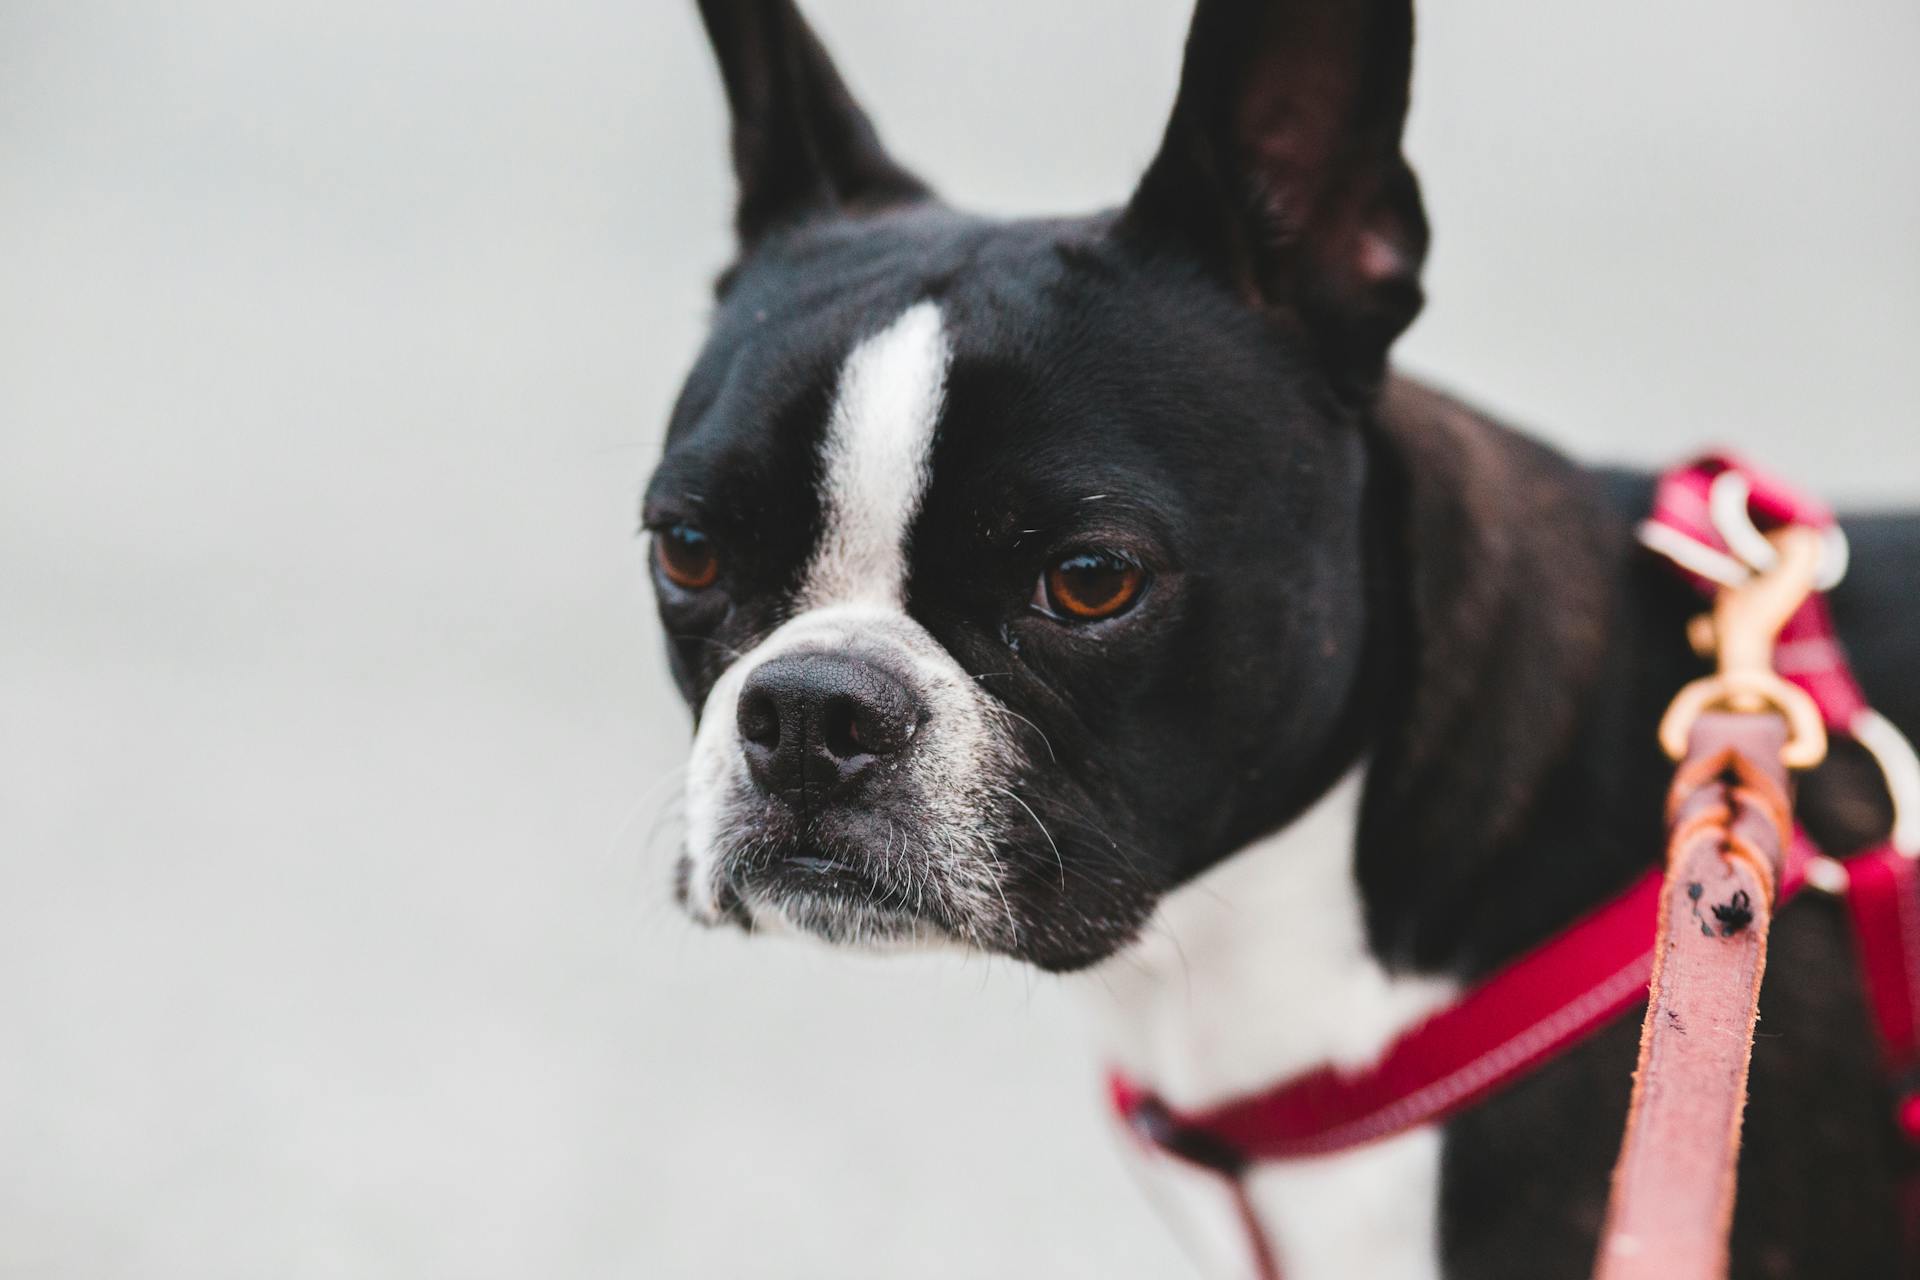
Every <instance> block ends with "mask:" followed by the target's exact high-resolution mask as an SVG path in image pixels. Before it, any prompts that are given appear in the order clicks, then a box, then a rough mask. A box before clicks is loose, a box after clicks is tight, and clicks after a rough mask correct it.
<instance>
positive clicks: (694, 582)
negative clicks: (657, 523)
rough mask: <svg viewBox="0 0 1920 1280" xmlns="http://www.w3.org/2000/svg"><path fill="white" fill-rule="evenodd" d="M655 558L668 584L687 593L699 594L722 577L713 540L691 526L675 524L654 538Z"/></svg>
mask: <svg viewBox="0 0 1920 1280" xmlns="http://www.w3.org/2000/svg"><path fill="white" fill-rule="evenodd" d="M653 558H654V559H655V560H656V561H658V562H659V564H660V572H661V573H663V574H665V575H666V577H667V581H668V582H671V583H672V584H673V585H674V586H676V587H679V588H681V589H682V590H685V591H700V590H703V589H705V588H707V587H710V586H712V585H713V584H714V582H715V580H717V579H718V578H719V577H720V553H719V552H718V551H717V550H715V549H714V545H713V539H711V538H709V537H708V536H707V535H706V534H704V533H702V532H700V531H699V530H698V529H696V528H694V527H693V526H692V525H690V524H676V525H672V526H669V527H668V528H665V529H662V530H660V532H658V533H656V534H654V535H653Z"/></svg>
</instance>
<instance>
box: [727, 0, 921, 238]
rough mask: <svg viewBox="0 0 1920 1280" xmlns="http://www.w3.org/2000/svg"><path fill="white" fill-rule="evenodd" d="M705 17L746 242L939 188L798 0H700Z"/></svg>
mask: <svg viewBox="0 0 1920 1280" xmlns="http://www.w3.org/2000/svg"><path fill="white" fill-rule="evenodd" d="M700 17H701V20H702V21H703V22H704V23H705V24H706V28H707V35H708V37H709V39H711V40H712V42H713V49H714V52H715V54H717V55H718V56H719V60H720V76H721V79H722V80H723V81H724V82H725V84H726V91H727V106H728V108H729V110H730V111H731V113H732V117H733V167H734V172H735V175H736V176H737V177H738V179H739V188H740V201H739V206H738V208H737V210H736V212H735V215H734V225H735V228H736V229H737V230H738V231H739V233H740V243H741V247H742V248H751V247H752V245H753V244H754V242H755V241H757V240H758V239H759V238H760V237H761V236H762V235H764V234H766V233H767V232H768V231H770V230H773V229H774V228H776V227H778V226H780V225H782V224H784V223H788V222H792V221H796V220H798V219H800V218H803V217H806V216H808V215H812V214H819V213H823V212H833V211H847V212H860V211H865V210H872V209H879V208H884V207H886V206H888V205H893V204H901V203H905V202H907V201H911V200H917V199H921V198H923V197H926V196H927V195H928V194H929V192H928V190H927V188H926V186H925V184H923V183H922V182H921V181H920V180H919V179H918V178H916V177H914V176H913V175H912V174H911V173H909V172H908V171H907V170H906V169H904V168H902V167H901V166H900V165H899V164H897V163H896V162H895V161H894V160H893V158H892V157H891V156H889V155H888V154H887V152H886V150H885V148H883V147H882V146H881V145H880V139H879V136H878V135H877V134H875V132H874V129H873V125H872V123H871V122H869V121H868V119H867V116H866V113H865V112H864V111H862V110H861V109H860V106H859V104H858V103H856V102H855V101H854V100H853V96H852V95H851V94H849V93H848V92H847V86H846V85H845V84H844V83H843V82H842V81H841V79H840V74H839V72H837V71H835V70H834V67H833V62H832V60H831V59H829V58H828V57H827V52H826V50H825V49H823V48H822V47H821V46H820V41H819V40H818V39H817V38H816V37H815V36H814V34H813V31H812V30H811V29H810V28H809V27H808V26H807V23H806V20H805V19H804V18H802V17H801V16H800V11H799V10H798V9H796V8H795V7H794V6H793V4H792V2H791V0H700Z"/></svg>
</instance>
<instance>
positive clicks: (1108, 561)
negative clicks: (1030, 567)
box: [1033, 551, 1147, 622]
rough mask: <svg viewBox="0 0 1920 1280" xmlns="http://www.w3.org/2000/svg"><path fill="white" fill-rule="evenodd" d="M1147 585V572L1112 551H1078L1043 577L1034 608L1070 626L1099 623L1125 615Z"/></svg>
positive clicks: (1051, 568)
mask: <svg viewBox="0 0 1920 1280" xmlns="http://www.w3.org/2000/svg"><path fill="white" fill-rule="evenodd" d="M1146 581H1147V575H1146V571H1145V570H1144V569H1142V568H1141V567H1140V566H1139V565H1137V564H1134V563H1133V562H1132V561H1131V560H1126V559H1122V558H1121V557H1120V556H1117V555H1115V554H1113V553H1112V552H1111V551H1076V552H1074V553H1073V554H1072V555H1069V556H1067V557H1066V558H1065V559H1063V560H1060V561H1059V562H1057V563H1055V564H1053V565H1052V566H1050V567H1049V568H1048V569H1047V571H1046V572H1045V573H1043V574H1041V575H1040V582H1039V584H1038V585H1037V586H1036V587H1035V588H1034V593H1033V595H1034V599H1033V605H1034V607H1035V608H1036V609H1039V610H1041V611H1042V612H1043V613H1048V614H1052V615H1053V616H1054V617H1056V618H1061V619H1064V620H1066V621H1068V622H1098V621H1099V620H1100V619H1102V618H1111V617H1115V616H1117V615H1119V614H1122V613H1125V612H1126V611H1127V609H1128V608H1130V607H1131V606H1132V604H1133V602H1134V601H1135V600H1138V599H1139V598H1140V588H1141V587H1143V586H1145V585H1146Z"/></svg>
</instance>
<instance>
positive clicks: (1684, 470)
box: [1108, 455, 1920, 1270]
mask: <svg viewBox="0 0 1920 1280" xmlns="http://www.w3.org/2000/svg"><path fill="white" fill-rule="evenodd" d="M1784 524H1801V525H1809V526H1812V527H1815V528H1819V529H1822V530H1825V531H1828V538H1829V549H1828V556H1827V565H1826V568H1825V573H1824V580H1823V581H1822V583H1821V586H1822V588H1823V589H1827V588H1831V587H1832V586H1833V584H1834V583H1835V582H1837V581H1838V579H1839V576H1840V574H1841V573H1843V572H1844V571H1845V561H1846V550H1845V548H1846V543H1845V539H1844V537H1843V536H1842V535H1841V534H1840V531H1839V526H1838V525H1837V524H1836V523H1835V521H1834V517H1833V514H1832V512H1831V511H1829V510H1828V509H1827V508H1826V507H1824V506H1822V505H1820V504H1818V503H1815V502H1812V501H1810V500H1808V499H1806V498H1804V497H1802V496H1800V495H1798V494H1795V493H1794V492H1792V491H1791V490H1789V489H1788V488H1786V487H1785V486H1784V485H1781V484H1779V483H1777V482H1775V481H1773V480H1772V479H1770V478H1769V477H1767V476H1765V475H1764V474H1762V473H1760V472H1758V471H1756V470H1754V469H1753V468H1752V467H1749V466H1747V465H1746V464H1745V463H1743V462H1740V461H1739V460H1737V459H1734V458H1732V457H1730V456H1727V455H1710V456H1708V457H1704V458H1700V459H1697V460H1695V461H1693V462H1691V463H1689V464H1687V465H1686V466H1684V467H1681V468H1679V469H1677V470H1674V471H1671V472H1668V473H1667V474H1666V475H1665V476H1663V477H1662V479H1661V481H1660V484H1659V487H1658V489H1657V490H1656V493H1655V499H1654V510H1653V514H1652V516H1651V517H1650V518H1649V519H1648V520H1647V521H1646V522H1645V523H1644V524H1643V525H1642V526H1641V530H1640V536H1641V540H1642V541H1643V542H1645V543H1646V544H1647V546H1649V547H1650V548H1652V549H1653V550H1655V551H1657V552H1659V553H1660V554H1662V555H1664V556H1666V557H1667V558H1668V559H1670V560H1672V561H1673V562H1674V563H1675V564H1676V565H1677V566H1678V567H1679V568H1680V570H1681V571H1682V572H1683V573H1685V574H1686V575H1687V576H1688V577H1689V578H1690V579H1692V580H1693V582H1694V583H1695V585H1696V586H1698V587H1700V588H1701V589H1702V590H1703V591H1705V592H1706V593H1708V594H1711V592H1712V591H1713V589H1714V588H1715V587H1716V586H1717V585H1721V584H1730V583H1733V582H1737V581H1739V580H1741V579H1744V578H1745V577H1746V576H1747V575H1748V573H1749V565H1752V566H1754V567H1760V566H1762V565H1764V564H1765V562H1766V560H1765V557H1766V556H1768V555H1769V554H1770V551H1771V549H1770V547H1769V545H1768V543H1767V541H1766V539H1765V538H1764V537H1763V536H1762V535H1761V533H1760V532H1759V530H1760V529H1763V528H1771V527H1776V526H1779V525H1784ZM1776 669H1777V671H1778V673H1779V674H1780V675H1781V676H1783V677H1785V678H1786V679H1787V680H1789V681H1791V682H1793V683H1794V684H1796V685H1799V686H1800V687H1801V688H1802V689H1804V690H1806V692H1807V693H1808V694H1809V695H1810V696H1811V697H1812V698H1813V700H1814V702H1815V704H1816V705H1817V706H1818V707H1819V709H1820V712H1821V715H1822V716H1823V718H1824V719H1825V720H1826V723H1827V727H1828V729H1829V731H1830V732H1833V733H1838V734H1844V735H1847V736H1850V737H1852V738H1854V739H1855V740H1856V741H1858V742H1860V743H1861V744H1862V745H1863V746H1865V747H1867V748H1868V750H1869V751H1871V752H1872V753H1873V755H1874V756H1875V758H1876V759H1878V760H1879V762H1880V764H1881V767H1882V769H1883V770H1884V771H1885V774H1886V777H1887V782H1888V788H1889V790H1890V791H1891V792H1892V794H1893V796H1894V801H1895V824H1894V830H1893V833H1892V835H1891V836H1890V837H1889V839H1888V840H1886V841H1885V842H1884V843H1882V844H1880V845H1877V846H1875V847H1873V848H1871V849H1868V850H1866V851H1864V852H1861V853H1858V854H1856V855H1854V856H1852V857H1849V858H1847V859H1846V860H1844V861H1837V860H1835V859H1831V858H1828V857H1826V856H1824V855H1823V854H1821V853H1820V852H1819V851H1818V850H1817V849H1815V848H1814V846H1813V843H1812V842H1811V841H1810V840H1809V839H1808V838H1807V835H1806V833H1805V832H1804V831H1800V832H1797V833H1796V836H1795V840H1794V845H1793V848H1792V849H1791V850H1790V852H1789V854H1788V858H1787V866H1786V874H1785V876H1784V878H1783V880H1782V883H1781V888H1780V895H1779V897H1780V901H1781V902H1782V903H1784V902H1785V901H1786V900H1787V899H1788V898H1790V897H1791V896H1792V895H1793V894H1795V893H1796V892H1798V891H1799V890H1800V889H1802V888H1803V887H1806V888H1813V889H1815V890H1818V891H1820V892H1825V893H1829V894H1834V895H1836V896H1839V897H1841V898H1843V899H1844V900H1845V902H1846V904H1847V908H1848V912H1849V914H1850V916H1851V919H1852V923H1853V935H1854V940H1855V943H1856V945H1857V948H1858V952H1859V959H1860V971H1861V976H1862V979H1863V982H1864V985H1865V987H1866V995H1867V1001H1868V1004H1869V1006H1870V1008H1871V1010H1872V1013H1873V1020H1874V1023H1875V1025H1876V1027H1877V1028H1878V1031H1879V1039H1880V1049H1881V1054H1882V1058H1883V1061H1884V1064H1885V1068H1886V1071H1887V1075H1888V1078H1889V1079H1890V1080H1891V1081H1892V1083H1893V1086H1894V1093H1895V1108H1894V1116H1893V1120H1894V1122H1895V1124H1896V1126H1897V1127H1898V1129H1899V1131H1900V1133H1901V1134H1903V1135H1904V1136H1905V1138H1906V1139H1907V1140H1908V1142H1909V1143H1911V1144H1913V1147H1914V1153H1915V1156H1916V1159H1920V764H1917V763H1916V762H1915V758H1914V754H1913V751H1912V748H1911V747H1910V746H1908V745H1907V743H1906V741H1905V739H1904V738H1902V737H1901V736H1900V734H1899V731H1898V730H1896V729H1895V728H1894V727H1893V726H1892V724H1891V723H1889V722H1888V721H1886V720H1884V719H1882V718H1881V717H1880V716H1879V715H1877V714H1876V713H1875V712H1874V711H1873V710H1872V709H1871V708H1870V707H1868V705H1867V701H1866V696H1865V694H1864V693H1862V691H1861V689H1860V685H1859V683H1858V681H1856V680H1855V679H1854V676H1853V672H1852V670H1851V668H1850V667H1849V665H1848V663H1847V659H1846V655H1845V653H1844V652H1843V651H1842V649H1841V647H1840V643H1839V638H1838V636H1837V635H1836V633H1835V631H1834V626H1833V618H1832V614H1831V613H1830V611H1829V610H1828V607H1827V602H1826V600H1825V598H1824V597H1823V596H1821V595H1819V594H1815V595H1813V596H1811V597H1809V598H1808V600H1807V602H1806V604H1805V605H1803V606H1802V607H1801V609H1800V611H1799V612H1798V613H1797V614H1795V615H1794V617H1793V620H1792V621H1791V622H1789V623H1788V624H1787V627H1786V629H1785V630H1784V631H1783V632H1782V633H1781V636H1780V645H1779V649H1778V650H1777V654H1776ZM1662 878H1663V873H1662V870H1661V869H1659V868H1651V869H1649V870H1648V871H1647V873H1646V875H1645V876H1643V877H1642V878H1641V879H1640V880H1639V881H1637V882H1636V883H1635V884H1634V885H1633V886H1632V887H1631V888H1629V889H1628V890H1627V891H1626V892H1625V893H1623V894H1621V895H1620V896H1619V897H1617V898H1615V899H1613V900H1612V901H1610V902H1608V903H1606V904H1605V905H1603V906H1601V907H1599V908H1598V909H1596V910H1594V911H1592V912H1589V913H1588V914H1587V915H1585V916H1583V917H1581V918H1580V919H1579V920H1577V921H1575V922H1574V923H1573V924H1572V925H1571V926H1569V927H1568V928H1567V929H1565V930H1564V931H1562V932H1561V933H1559V934H1557V935H1555V936H1554V937H1552V938H1550V939H1548V940H1547V941H1546V942H1543V943H1541V944H1540V945H1539V946H1537V947H1535V948H1534V949H1533V950H1532V951H1529V952H1527V953H1526V954H1524V955H1522V956H1520V957H1519V958H1518V959H1516V960H1514V961H1512V962H1511V963H1509V964H1508V965H1507V966H1506V967H1504V968H1502V969H1500V970H1499V971H1498V972H1496V973H1494V974H1493V975H1492V976H1491V977H1489V978H1487V979H1486V980H1484V981H1483V982H1481V983H1480V984H1479V985H1477V986H1475V987H1474V988H1473V989H1471V990H1469V991H1467V992H1466V993H1464V994H1463V995H1462V996H1461V997H1460V998H1459V999H1458V1000H1456V1001H1455V1002H1454V1003H1453V1004H1451V1005H1449V1006H1447V1007H1446V1008H1444V1009H1442V1010H1440V1011H1439V1012H1438V1013H1435V1014H1433V1015H1432V1016H1431V1017H1429V1018H1428V1019H1427V1020H1426V1021H1424V1022H1422V1023H1420V1024H1419V1025H1418V1026H1416V1027H1414V1028H1412V1029H1411V1030H1409V1031H1408V1032H1406V1033H1405V1034H1404V1035H1402V1036H1401V1037H1400V1038H1399V1039H1398V1040H1396V1041H1395V1042H1394V1043H1393V1044H1392V1045H1391V1046H1390V1047H1389V1048H1388V1049H1387V1051H1386V1053H1385V1054H1384V1056H1382V1057H1381V1058H1380V1059H1379V1060H1378V1061H1376V1062H1375V1063H1374V1064H1373V1065H1372V1066H1370V1067H1366V1068H1363V1069H1361V1070H1358V1071H1343V1070H1337V1069H1335V1068H1333V1067H1330V1066H1327V1067H1320V1068H1318V1069H1315V1070H1312V1071H1309V1072H1307V1073H1305V1074H1304V1075H1300V1076H1296V1077H1294V1078H1293V1079H1290V1080H1285V1081H1282V1082H1280V1083H1279V1084H1276V1085H1274V1086H1273V1087H1271V1088H1269V1089H1266V1090H1263V1091H1261V1092H1259V1093H1255V1094H1250V1095H1247V1096H1244V1097H1241V1098H1237V1099H1234V1100H1232V1101H1229V1102H1226V1103H1223V1104H1221V1105H1219V1106H1215V1107H1211V1108H1208V1109H1206V1110H1204V1111H1191V1112H1188V1111H1178V1110H1175V1109H1173V1108H1171V1107H1169V1106H1167V1105H1166V1104H1164V1103H1163V1102H1161V1101H1160V1100H1159V1099H1158V1098H1156V1097H1155V1096H1154V1095H1153V1094H1152V1092H1151V1091H1149V1090H1148V1089H1146V1088H1145V1087H1143V1086H1142V1085H1140V1084H1138V1083H1137V1082H1135V1081H1133V1080H1130V1079H1128V1078H1127V1077H1126V1076H1124V1075H1121V1074H1120V1073H1118V1072H1115V1073H1112V1074H1111V1075H1110V1076H1109V1081H1108V1082H1109V1089H1110V1094H1111V1099H1112V1103H1113V1107H1114V1109H1115V1110H1116V1111H1117V1112H1118V1113H1119V1115H1120V1117H1121V1119H1122V1120H1123V1121H1124V1122H1125V1123H1126V1124H1127V1125H1128V1126H1129V1127H1130V1128H1131V1129H1132V1130H1133V1132H1134V1133H1136V1134H1137V1135H1138V1136H1139V1137H1140V1138H1142V1139H1143V1140H1145V1141H1147V1142H1149V1143H1151V1144H1152V1145H1154V1146H1157V1147H1159V1148H1161V1149H1163V1150H1165V1151H1167V1152H1169V1153H1171V1154H1173V1155H1176V1156H1179V1157H1181V1158H1183V1159H1186V1160H1188V1161H1190V1162H1193V1163H1195V1164H1198V1165H1201V1166H1203V1167H1205V1168H1208V1169H1211V1170H1213V1171H1215V1172H1218V1173H1222V1174H1225V1175H1227V1176H1229V1177H1230V1178H1232V1179H1234V1182H1235V1190H1236V1194H1237V1195H1238V1196H1239V1199H1240V1204H1241V1210H1242V1216H1243V1217H1244V1218H1246V1219H1247V1220H1248V1225H1249V1228H1250V1230H1252V1231H1253V1234H1254V1240H1253V1245H1254V1251H1255V1254H1256V1256H1258V1257H1260V1258H1262V1259H1263V1260H1267V1261H1265V1266H1266V1267H1267V1268H1268V1269H1269V1270H1271V1267H1272V1264H1271V1261H1270V1258H1271V1253H1270V1250H1269V1248H1268V1246H1267V1244H1266V1242H1265V1241H1264V1240H1263V1239H1261V1238H1260V1236H1259V1234H1258V1230H1257V1225H1256V1224H1254V1223H1253V1222H1252V1220H1251V1213H1250V1210H1249V1208H1248V1206H1247V1205H1246V1204H1245V1200H1244V1194H1243V1193H1242V1192H1241V1191H1240V1189H1239V1185H1238V1178H1239V1175H1240V1174H1241V1172H1243V1171H1244V1169H1245V1168H1246V1167H1247V1166H1248V1165H1249V1164H1253V1163H1258V1162H1261V1161H1278V1160H1293V1159H1299V1158H1301V1157H1305V1156H1319V1155H1330V1154H1333V1153H1335V1152H1340V1151H1348V1150H1351V1149H1353V1148H1355V1147H1359V1146H1363V1145H1365V1144H1366V1143H1369V1142H1375V1141H1378V1140H1379V1139H1382V1138H1388V1137H1392V1136H1393V1135H1395V1134H1399V1133H1404V1132H1406V1131H1408V1130H1410V1129H1415V1128H1419V1127H1421V1126H1423V1125H1428V1124H1433V1123H1436V1122H1438V1121H1443V1120H1445V1119H1447V1118H1448V1117H1450V1116H1452V1115H1454V1114H1456V1113H1458V1112H1459V1111H1461V1110H1463V1109H1464V1108H1466V1107H1469V1106H1471V1105H1473V1104H1474V1103H1475V1102H1477V1101H1479V1100H1480V1099H1482V1098H1485V1097H1487V1096H1488V1095H1489V1094H1492V1093H1494V1092H1496V1091H1498V1090H1500V1089H1502V1088H1504V1087H1506V1086H1507V1085H1510V1084H1512V1083H1513V1082H1514V1081H1516V1080H1518V1079H1519V1078H1520V1077H1522V1076H1524V1075H1526V1074H1527V1073H1528V1072H1530V1071H1532V1070H1533V1069H1534V1068H1536V1067H1538V1066H1540V1065H1541V1064H1542V1063H1544V1062H1546V1061H1547V1060H1549V1059H1550V1058H1552V1057H1554V1056H1555V1055H1556V1054H1558V1053H1560V1052H1562V1051H1564V1050H1566V1049H1568V1048H1571V1047H1572V1046H1573V1045H1575V1044H1578V1043H1579V1042H1581V1041H1582V1040H1584V1039H1586V1038H1587V1037H1588V1036H1590V1035H1592V1034H1593V1033H1594V1032H1596V1031H1598V1030H1599V1029H1600V1028H1601V1027H1603V1026H1605V1025H1607V1024H1608V1023H1609V1022H1611V1021H1613V1020H1614V1019H1615V1018H1617V1017H1619V1016H1620V1015H1621V1014H1623V1013H1625V1012H1626V1011H1627V1010H1629V1009H1631V1008H1632V1007H1633V1006H1634V1005H1636V1004H1638V1003H1640V1002H1642V1001H1644V1000H1645V999H1646V995H1647V982H1648V978H1649V976H1650V974H1651V972H1652V967H1653V955H1652V947H1653V941H1654V935H1655V921H1656V917H1657V914H1658V903H1659V896H1660V889H1661V883H1662ZM1904 1208H1905V1209H1906V1211H1907V1217H1908V1222H1909V1224H1910V1226H1909V1231H1910V1234H1913V1233H1914V1232H1916V1231H1920V1182H1917V1183H1916V1184H1915V1185H1910V1186H1909V1187H1908V1188H1906V1197H1905V1200H1904ZM1914 1243H1920V1241H1915V1242H1914Z"/></svg>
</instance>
